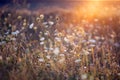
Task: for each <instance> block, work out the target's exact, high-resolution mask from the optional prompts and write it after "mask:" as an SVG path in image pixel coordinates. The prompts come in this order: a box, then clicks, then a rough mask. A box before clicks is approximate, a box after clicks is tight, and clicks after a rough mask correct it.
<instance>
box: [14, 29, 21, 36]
mask: <svg viewBox="0 0 120 80" xmlns="http://www.w3.org/2000/svg"><path fill="white" fill-rule="evenodd" d="M19 33H20V31H19V30H16V31H15V32H12V35H18V34H19Z"/></svg>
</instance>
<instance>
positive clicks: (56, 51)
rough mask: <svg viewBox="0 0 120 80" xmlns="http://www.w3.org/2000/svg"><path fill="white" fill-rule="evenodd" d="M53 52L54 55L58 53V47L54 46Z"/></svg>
mask: <svg viewBox="0 0 120 80" xmlns="http://www.w3.org/2000/svg"><path fill="white" fill-rule="evenodd" d="M53 53H54V54H55V55H58V54H59V53H60V50H59V48H58V47H56V48H55V49H54V50H53Z"/></svg>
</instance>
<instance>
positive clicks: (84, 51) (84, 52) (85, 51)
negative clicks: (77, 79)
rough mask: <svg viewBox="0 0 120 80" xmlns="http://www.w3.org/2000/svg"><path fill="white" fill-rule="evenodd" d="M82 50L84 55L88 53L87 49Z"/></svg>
mask: <svg viewBox="0 0 120 80" xmlns="http://www.w3.org/2000/svg"><path fill="white" fill-rule="evenodd" d="M82 51H83V54H85V55H88V54H90V53H89V52H88V51H87V50H84V49H83V50H82Z"/></svg>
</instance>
